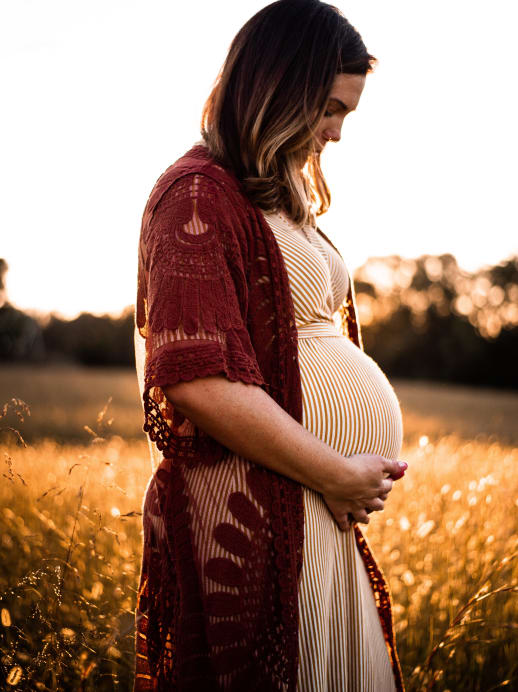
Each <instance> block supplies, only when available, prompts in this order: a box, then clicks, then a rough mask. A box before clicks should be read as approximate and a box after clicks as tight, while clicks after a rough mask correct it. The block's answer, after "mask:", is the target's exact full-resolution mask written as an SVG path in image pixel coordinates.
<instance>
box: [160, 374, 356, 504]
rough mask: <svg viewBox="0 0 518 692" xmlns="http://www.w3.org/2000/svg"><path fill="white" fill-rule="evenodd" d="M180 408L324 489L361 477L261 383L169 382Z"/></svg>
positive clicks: (226, 439) (209, 429) (244, 452)
mask: <svg viewBox="0 0 518 692" xmlns="http://www.w3.org/2000/svg"><path fill="white" fill-rule="evenodd" d="M164 393H165V395H166V397H167V398H168V399H169V400H170V401H171V403H172V404H173V406H175V408H176V409H178V411H180V412H181V413H182V414H183V415H184V416H186V417H187V418H188V419H189V420H191V421H192V422H193V423H194V424H195V425H197V426H198V427H199V428H201V429H202V430H204V431H205V432H206V433H208V434H209V435H210V436H211V437H214V438H215V439H216V440H218V442H221V443H222V444H223V445H225V446H226V447H228V448H229V449H231V450H232V451H233V452H235V453H236V454H238V455H240V456H243V457H245V458H247V459H250V460H251V461H254V462H255V463H258V464H260V465H262V466H266V467H268V468H269V469H272V470H274V471H277V472H278V473H281V474H283V475H285V476H288V477H289V478H292V479H293V480H295V481H297V482H299V483H303V484H304V485H307V486H308V487H310V488H313V489H314V490H317V491H318V492H321V493H323V494H325V493H327V492H329V491H330V490H331V489H332V487H333V485H334V484H337V483H339V484H340V485H343V484H344V481H346V482H347V485H348V486H350V488H351V492H352V493H354V492H355V486H356V485H357V484H358V483H359V479H358V478H357V473H356V469H355V465H354V463H352V462H350V461H349V460H348V459H347V458H346V457H343V456H342V455H341V454H339V453H338V452H336V451H335V450H334V449H333V448H332V447H330V446H329V445H327V444H326V443H325V442H322V441H321V440H319V439H318V438H317V437H315V435H313V434H312V433H310V432H309V431H308V430H306V429H305V428H304V427H303V426H302V425H300V423H297V421H296V420H295V419H294V418H292V417H291V416H290V415H289V414H288V413H286V411H285V410H284V409H283V408H282V407H281V406H279V405H278V404H277V403H276V402H275V401H274V400H273V399H272V398H271V397H270V396H269V395H268V394H267V393H266V392H265V391H264V390H263V389H261V387H259V386H258V385H252V384H244V383H243V382H240V381H237V382H231V381H230V380H228V379H227V378H226V377H223V376H220V375H216V376H211V377H204V378H197V379H195V380H192V381H190V382H179V383H178V384H175V385H172V386H170V387H165V388H164Z"/></svg>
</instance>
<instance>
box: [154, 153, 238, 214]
mask: <svg viewBox="0 0 518 692" xmlns="http://www.w3.org/2000/svg"><path fill="white" fill-rule="evenodd" d="M193 179H195V182H196V185H194V186H193V185H192V184H190V183H191V181H192V180H193ZM173 186H175V188H176V191H177V193H178V194H181V193H182V190H185V194H188V195H189V196H192V194H193V190H194V191H198V194H203V193H204V192H205V191H207V190H211V192H212V194H216V195H217V196H220V195H221V196H224V195H225V194H229V193H232V192H233V193H236V192H239V184H238V181H237V179H236V177H235V176H234V175H233V173H232V172H231V171H229V170H228V169H226V168H224V167H223V166H222V165H221V164H220V163H219V162H218V161H217V160H216V159H215V158H214V157H213V156H212V155H211V153H210V151H209V149H208V147H207V146H206V145H205V143H204V142H203V140H200V141H198V142H196V143H195V144H194V145H193V146H192V147H191V148H190V149H189V150H188V151H187V152H186V153H185V154H183V155H182V156H181V157H180V158H179V159H177V160H176V161H175V162H174V163H173V164H171V165H170V166H169V167H168V168H167V169H166V170H165V171H164V172H163V173H162V174H161V175H160V177H159V178H158V180H157V181H156V183H155V185H154V187H153V189H152V191H151V194H150V196H149V199H148V203H147V211H148V213H149V212H150V213H152V212H153V210H154V208H155V207H156V205H157V204H158V202H159V201H160V199H161V198H162V197H163V195H164V194H165V193H166V192H167V191H168V190H170V188H171V187H173Z"/></svg>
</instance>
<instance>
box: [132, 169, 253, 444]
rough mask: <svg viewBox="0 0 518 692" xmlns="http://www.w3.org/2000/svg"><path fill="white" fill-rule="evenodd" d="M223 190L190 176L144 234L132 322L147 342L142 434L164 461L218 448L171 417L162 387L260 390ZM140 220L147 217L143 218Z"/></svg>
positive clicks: (163, 202)
mask: <svg viewBox="0 0 518 692" xmlns="http://www.w3.org/2000/svg"><path fill="white" fill-rule="evenodd" d="M225 215H226V216H228V202H226V198H225V193H224V190H222V189H221V187H220V186H219V185H218V184H217V183H215V182H214V181H213V180H212V179H211V178H209V177H207V176H204V175H187V176H184V177H182V178H180V179H179V180H177V181H176V182H174V183H173V184H172V185H171V186H170V187H169V188H168V189H167V190H166V191H165V192H164V193H163V195H162V196H161V198H160V201H159V202H158V204H157V205H156V206H155V208H154V209H153V210H152V213H151V215H150V216H149V218H148V219H147V221H146V222H145V223H143V226H142V233H141V240H140V253H139V287H138V296H137V310H136V321H137V327H138V330H139V332H140V335H141V336H142V337H144V339H145V343H146V348H145V365H144V391H143V403H144V412H145V424H144V430H145V431H146V432H147V433H148V434H149V436H150V438H151V440H152V441H153V442H155V443H156V445H157V447H158V449H160V450H161V451H162V452H163V454H164V456H166V457H172V456H175V455H179V456H184V457H185V456H187V457H188V456H189V455H195V454H197V453H199V451H200V450H202V448H203V446H204V445H209V446H210V447H211V450H212V454H214V448H215V446H217V445H215V444H214V443H215V441H214V440H212V439H211V438H209V436H208V435H205V434H204V433H203V431H201V430H199V429H197V428H196V427H195V426H194V424H192V423H191V422H190V421H189V420H188V419H186V418H185V417H183V416H182V415H181V414H180V413H179V412H178V411H175V410H174V407H173V406H172V405H171V403H170V402H169V401H168V400H167V399H166V398H165V395H164V392H163V388H164V387H166V386H167V385H172V384H175V383H176V382H179V381H188V380H192V379H194V378H196V377H206V376H208V375H218V374H221V375H224V376H225V377H227V378H228V379H229V380H232V381H237V380H241V381H243V382H246V383H249V384H258V385H262V384H264V380H263V377H262V375H261V372H260V370H259V366H258V363H257V359H256V356H255V352H254V349H253V347H252V344H251V341H250V336H249V333H248V330H247V328H246V310H247V305H246V298H247V291H246V278H245V271H244V265H243V261H242V257H241V252H240V246H239V243H238V242H237V239H236V237H235V234H234V232H233V231H232V228H231V226H230V225H229V223H228V222H226V221H225ZM145 216H146V213H145Z"/></svg>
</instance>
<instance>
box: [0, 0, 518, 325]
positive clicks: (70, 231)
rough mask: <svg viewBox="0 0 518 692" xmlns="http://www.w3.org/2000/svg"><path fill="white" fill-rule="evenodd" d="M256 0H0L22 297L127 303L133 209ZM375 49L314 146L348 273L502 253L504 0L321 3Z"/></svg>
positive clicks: (513, 17) (512, 200) (513, 73)
mask: <svg viewBox="0 0 518 692" xmlns="http://www.w3.org/2000/svg"><path fill="white" fill-rule="evenodd" d="M266 4H268V3H267V2H257V1H253V0H225V2H213V1H212V0H210V1H209V0H202V1H201V2H188V3H184V2H182V3H180V2H175V0H167V1H165V0H45V2H41V0H1V2H0V88H1V94H2V104H3V105H2V108H1V111H0V121H1V122H0V147H1V148H0V161H1V163H0V190H1V192H2V195H1V202H0V224H1V225H0V228H1V236H0V257H4V258H5V259H6V260H7V261H8V263H9V265H10V272H9V274H8V290H9V297H10V300H11V302H13V303H14V304H15V305H17V306H18V307H20V308H22V309H35V310H39V311H48V310H52V311H54V312H58V313H61V314H62V315H66V316H73V315H75V314H77V313H78V312H80V311H91V312H108V311H112V312H119V311H120V310H122V308H124V307H125V306H127V305H129V304H131V303H133V302H134V296H135V286H136V265H137V243H138V235H139V231H140V221H141V216H142V211H143V209H144V205H145V203H146V200H147V197H148V195H149V193H150V191H151V188H152V187H153V185H154V183H155V181H156V179H157V178H158V176H159V175H160V174H161V173H162V171H163V170H164V169H165V168H166V167H167V166H168V165H169V164H171V163H172V162H173V161H174V160H176V159H177V158H178V157H179V156H181V155H182V154H183V153H184V152H185V151H186V150H187V149H189V148H190V147H191V145H192V144H193V143H194V142H195V141H196V140H197V139H199V121H200V114H201V109H202V106H203V103H204V101H205V98H206V97H207V96H208V93H209V91H210V88H211V86H212V83H213V81H214V79H215V77H216V75H217V73H218V70H219V68H220V65H221V64H222V62H223V60H224V58H225V55H226V52H227V49H228V47H229V44H230V42H231V40H232V38H233V37H234V35H235V34H236V33H237V31H238V30H239V28H240V27H241V26H242V25H243V24H244V22H245V21H246V20H247V19H248V18H249V17H251V16H252V15H253V14H254V13H255V12H256V11H258V10H259V9H260V8H261V7H264V6H265V5H266ZM335 4H336V6H338V7H339V8H340V9H341V10H342V11H343V12H344V14H345V15H346V17H347V18H348V19H349V20H350V21H351V22H352V23H353V24H354V25H355V26H356V27H357V28H358V30H359V31H360V33H361V34H362V36H363V38H364V41H365V43H366V45H367V47H368V49H369V51H370V52H371V53H373V54H374V55H376V56H377V57H378V59H379V66H378V68H377V70H376V73H375V74H373V75H370V76H369V77H368V80H367V86H366V88H365V91H364V94H363V97H362V100H361V103H360V105H359V107H358V110H357V112H356V113H353V114H351V115H350V116H348V117H347V118H346V121H345V123H344V127H343V130H342V141H341V142H340V143H338V144H333V143H330V144H328V146H327V151H326V153H325V157H324V159H323V168H324V172H325V173H326V174H327V179H328V183H329V185H330V187H331V192H332V195H333V202H332V205H331V209H330V211H329V212H328V214H326V215H325V216H323V217H321V219H320V225H321V227H322V229H323V230H325V231H326V232H327V233H328V234H329V235H330V236H331V238H332V239H333V240H334V241H335V243H336V244H337V245H338V247H339V248H340V250H341V251H342V253H343V254H344V257H345V259H346V261H347V262H348V264H349V266H350V268H351V269H354V268H355V267H356V266H358V265H360V264H361V263H362V262H363V261H365V259H366V258H367V257H369V256H380V255H387V254H400V255H402V256H404V257H416V256H418V255H420V254H423V253H430V254H438V253H443V252H451V253H453V254H455V255H456V256H457V258H458V261H459V263H460V264H461V266H463V267H464V268H466V269H468V270H474V269H476V268H478V267H480V266H482V265H484V264H487V263H497V262H499V261H500V260H502V259H504V258H506V257H508V256H509V255H510V254H512V253H517V252H518V223H517V216H518V214H517V208H516V189H517V188H516V182H517V181H516V167H517V163H516V162H517V161H518V140H517V135H516V129H517V128H516V123H517V122H518V105H517V89H516V79H517V68H518V58H517V51H516V38H515V32H516V25H517V20H518V6H517V4H516V2H515V0H492V1H489V0H486V1H485V2H481V1H479V0H435V2H433V3H432V2H426V3H425V2H416V0H393V2H387V0H370V1H369V2H366V0H349V1H347V2H345V1H344V2H342V1H341V0H337V1H336V3H335Z"/></svg>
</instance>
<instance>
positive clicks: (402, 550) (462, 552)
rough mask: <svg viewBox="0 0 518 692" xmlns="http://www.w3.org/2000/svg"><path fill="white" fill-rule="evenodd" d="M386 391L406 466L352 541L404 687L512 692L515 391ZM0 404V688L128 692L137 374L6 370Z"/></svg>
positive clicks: (139, 468)
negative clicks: (370, 577)
mask: <svg viewBox="0 0 518 692" xmlns="http://www.w3.org/2000/svg"><path fill="white" fill-rule="evenodd" d="M394 386H395V389H396V392H397V394H398V396H399V398H400V401H401V404H402V408H403V412H404V421H405V445H404V449H403V453H402V455H401V458H403V459H405V460H406V461H408V463H409V469H408V471H407V473H406V475H405V478H404V481H402V482H400V483H398V484H396V485H395V488H394V490H393V491H392V493H391V496H390V498H389V501H388V502H387V505H386V509H385V510H384V512H382V513H375V514H373V515H371V517H372V518H371V522H370V524H369V526H368V527H366V528H364V531H365V534H366V535H367V538H368V540H369V543H370V545H371V547H372V548H373V550H374V553H375V555H376V556H377V558H378V562H379V564H380V565H381V567H382V569H383V571H384V573H385V576H386V577H387V580H388V582H389V585H390V589H391V592H392V596H393V602H394V620H395V626H396V633H397V642H398V650H399V654H400V659H401V664H402V668H403V672H404V677H405V684H406V689H407V690H409V691H414V690H441V691H443V692H445V691H446V690H450V691H451V692H457V691H464V690H466V691H467V690H470V691H477V692H478V691H480V692H482V691H483V692H489V691H490V690H499V689H503V690H506V689H507V690H511V689H518V618H517V615H518V600H517V597H518V562H517V557H518V537H517V534H516V527H517V519H518V474H517V473H516V467H517V464H518V449H517V447H518V445H517V441H518V425H517V421H518V394H514V393H510V392H506V393H502V392H498V391H492V390H481V389H475V388H465V387H451V386H447V385H439V384H430V383H419V382H402V381H401V382H398V381H396V382H394ZM13 399H14V400H13ZM4 403H5V404H6V407H5V411H4V415H3V416H2V419H0V429H1V430H0V442H1V444H2V458H1V459H0V463H1V464H2V467H3V468H2V483H1V486H0V564H1V567H0V620H1V622H0V688H1V689H7V690H42V691H45V690H85V691H87V690H96V691H99V692H100V691H104V690H124V691H126V690H128V691H129V690H131V685H132V669H133V656H134V607H135V597H136V590H137V587H138V575H139V570H140V557H141V523H140V522H141V516H140V512H141V502H142V498H143V494H144V490H145V487H146V484H147V482H148V480H149V476H150V472H151V469H150V463H149V457H148V448H147V443H146V440H145V438H144V435H143V434H142V432H141V410H140V404H139V398H138V391H137V385H136V381H135V377H134V374H133V373H132V372H131V371H128V370H124V369H120V370H101V369H88V370H87V369H83V370H80V369H77V368H74V367H59V368H58V367H54V368H46V369H38V368H29V367H13V368H5V367H4V368H2V369H0V410H1V406H2V405H3V404H4ZM24 403H25V404H27V405H28V406H29V408H30V415H29V413H28V412H27V409H26V408H25V405H24ZM16 431H19V433H17V432H16Z"/></svg>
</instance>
